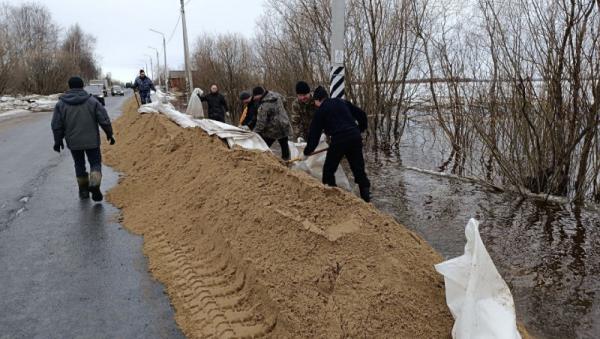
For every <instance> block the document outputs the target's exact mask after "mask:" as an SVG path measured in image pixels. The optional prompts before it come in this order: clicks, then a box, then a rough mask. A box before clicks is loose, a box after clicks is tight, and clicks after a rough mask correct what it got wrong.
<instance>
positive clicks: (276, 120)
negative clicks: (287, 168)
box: [252, 87, 292, 160]
mask: <svg viewBox="0 0 600 339" xmlns="http://www.w3.org/2000/svg"><path fill="white" fill-rule="evenodd" d="M252 96H253V97H254V98H253V99H254V101H255V102H256V105H257V116H256V126H255V127H254V132H256V133H258V134H259V135H260V136H261V137H262V138H263V139H264V141H265V142H266V143H267V145H268V146H269V147H271V145H273V143H274V142H275V141H276V140H277V141H278V142H279V145H280V146H281V157H282V158H283V159H284V160H289V159H290V148H289V145H288V138H289V137H290V136H291V135H292V126H291V124H290V118H289V117H288V114H287V111H286V110H285V107H284V106H283V97H282V96H281V94H279V93H276V92H270V91H267V90H265V89H264V88H262V87H256V88H254V90H252Z"/></svg>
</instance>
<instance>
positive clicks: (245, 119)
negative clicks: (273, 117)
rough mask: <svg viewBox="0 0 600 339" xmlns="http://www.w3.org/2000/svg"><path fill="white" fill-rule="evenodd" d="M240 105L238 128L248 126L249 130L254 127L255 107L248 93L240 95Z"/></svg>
mask: <svg viewBox="0 0 600 339" xmlns="http://www.w3.org/2000/svg"><path fill="white" fill-rule="evenodd" d="M240 101H241V103H242V114H241V116H240V126H248V128H249V129H250V130H253V129H254V126H256V105H255V103H254V98H253V97H252V94H251V93H250V92H246V91H244V92H242V93H240Z"/></svg>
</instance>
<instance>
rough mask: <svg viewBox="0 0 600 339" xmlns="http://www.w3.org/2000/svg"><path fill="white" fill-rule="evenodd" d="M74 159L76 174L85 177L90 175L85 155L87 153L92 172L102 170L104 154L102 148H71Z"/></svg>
mask: <svg viewBox="0 0 600 339" xmlns="http://www.w3.org/2000/svg"><path fill="white" fill-rule="evenodd" d="M71 155H72V156H73V161H74V162H75V175H76V176H78V177H85V176H86V175H88V173H87V171H86V168H85V156H86V155H87V159H88V162H89V163H90V172H96V171H97V172H102V154H101V153H100V148H92V149H86V150H77V151H74V150H71Z"/></svg>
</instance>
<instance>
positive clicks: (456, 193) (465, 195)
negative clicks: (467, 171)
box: [367, 124, 600, 338]
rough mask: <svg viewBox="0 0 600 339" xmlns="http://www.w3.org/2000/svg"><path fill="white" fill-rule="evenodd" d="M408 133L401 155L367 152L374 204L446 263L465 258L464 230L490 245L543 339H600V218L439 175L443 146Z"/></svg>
mask: <svg viewBox="0 0 600 339" xmlns="http://www.w3.org/2000/svg"><path fill="white" fill-rule="evenodd" d="M426 139H427V138H424V137H423V130H422V129H420V127H419V126H418V125H414V124H413V125H412V126H409V130H407V134H406V138H405V141H404V142H403V143H402V145H401V148H400V155H397V154H383V153H381V152H379V153H377V152H368V153H369V154H368V155H367V167H368V170H369V175H370V179H371V181H372V185H373V203H374V204H375V206H377V207H378V208H380V209H382V210H384V211H386V212H388V213H390V214H391V215H393V216H394V217H395V218H396V219H397V220H398V221H399V222H401V223H403V224H404V225H407V226H408V227H410V228H412V229H414V230H415V231H416V232H418V233H419V234H421V235H422V236H423V237H424V238H425V239H426V240H427V241H428V242H429V243H430V244H431V245H432V246H433V247H434V248H436V250H438V251H439V252H440V253H441V254H442V255H443V256H444V257H446V258H450V257H455V256H459V255H461V254H462V253H463V249H464V245H465V242H466V240H465V236H464V227H465V225H466V224H467V221H468V219H469V218H471V217H475V218H477V219H479V220H480V221H481V225H480V232H481V236H482V238H483V241H484V242H485V244H486V247H487V249H488V251H489V252H490V255H491V257H492V259H493V260H494V262H495V263H496V266H497V267H498V270H499V271H500V274H501V275H502V276H503V277H504V279H505V280H506V282H507V283H508V285H509V286H510V288H511V291H512V293H513V296H514V300H515V304H516V308H517V317H518V319H519V320H520V321H521V322H523V323H524V324H525V326H526V327H527V328H528V330H529V331H530V332H531V334H533V335H534V336H536V337H538V338H600V216H599V213H598V210H596V209H595V208H594V207H589V206H588V207H577V206H572V205H567V204H557V203H548V202H543V201H539V200H532V199H522V198H520V197H519V196H516V195H510V194H498V193H493V192H490V191H488V190H486V189H485V188H484V187H480V186H478V185H475V184H472V183H469V182H464V181H461V180H456V179H451V178H444V177H437V176H432V175H428V174H423V173H420V172H415V171H413V170H409V169H406V168H405V166H415V167H419V168H423V169H427V170H435V169H436V167H437V166H439V165H440V164H441V162H443V154H444V152H443V151H442V152H440V149H442V148H443V147H440V146H439V145H435V144H434V143H428V141H427V140H426Z"/></svg>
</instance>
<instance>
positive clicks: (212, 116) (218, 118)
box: [208, 113, 225, 122]
mask: <svg viewBox="0 0 600 339" xmlns="http://www.w3.org/2000/svg"><path fill="white" fill-rule="evenodd" d="M208 118H209V119H211V120H216V121H220V122H225V115H221V114H210V113H208Z"/></svg>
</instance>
